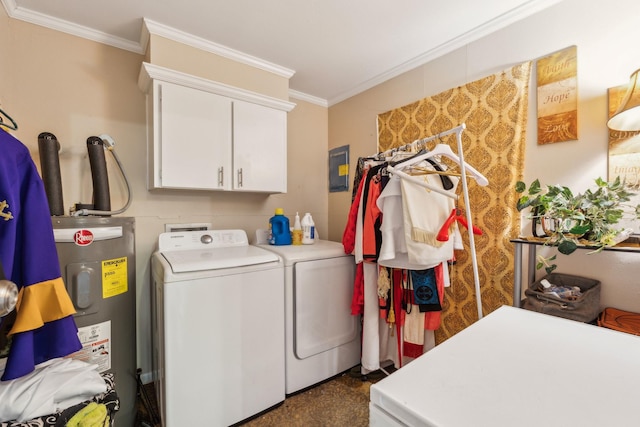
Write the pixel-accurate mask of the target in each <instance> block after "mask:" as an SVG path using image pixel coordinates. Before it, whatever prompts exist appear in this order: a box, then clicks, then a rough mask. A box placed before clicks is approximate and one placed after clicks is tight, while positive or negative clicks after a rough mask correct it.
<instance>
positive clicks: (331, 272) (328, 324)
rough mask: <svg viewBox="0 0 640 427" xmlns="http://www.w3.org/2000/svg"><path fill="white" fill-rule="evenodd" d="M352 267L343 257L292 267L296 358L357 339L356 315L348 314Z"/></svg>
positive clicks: (302, 357) (351, 293)
mask: <svg viewBox="0 0 640 427" xmlns="http://www.w3.org/2000/svg"><path fill="white" fill-rule="evenodd" d="M354 275H355V264H354V261H353V257H351V256H343V257H338V258H329V259H321V260H313V261H304V262H298V263H296V264H295V266H294V272H293V276H294V287H293V298H294V320H295V323H294V337H295V344H294V346H295V354H296V357H298V358H299V359H304V358H307V357H310V356H313V355H315V354H318V353H322V352H323V351H327V350H330V349H332V348H335V347H338V346H341V345H343V344H346V343H349V342H351V341H353V340H354V339H358V316H352V315H351V299H352V297H353V280H354Z"/></svg>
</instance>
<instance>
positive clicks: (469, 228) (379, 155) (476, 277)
mask: <svg viewBox="0 0 640 427" xmlns="http://www.w3.org/2000/svg"><path fill="white" fill-rule="evenodd" d="M466 128H467V126H466V125H465V124H464V123H462V124H461V125H459V126H456V127H454V128H451V129H449V130H445V131H443V132H440V133H439V134H437V135H433V136H430V137H427V138H422V139H419V140H416V141H413V142H411V143H409V144H406V145H403V146H402V147H397V148H392V149H390V150H387V151H384V152H381V153H377V154H375V155H374V156H372V157H375V158H376V159H379V160H380V159H383V158H385V157H388V156H392V155H394V154H395V153H397V152H398V151H409V150H413V149H414V148H417V147H419V146H421V145H424V144H426V143H427V142H430V141H433V140H436V139H442V137H444V136H448V135H453V134H455V136H456V143H457V148H458V153H457V154H458V157H459V158H460V175H461V181H462V193H463V196H464V204H465V207H466V209H465V211H466V217H467V231H468V233H469V246H470V251H471V263H472V267H473V279H474V287H475V292H476V306H477V309H478V320H479V319H482V295H481V294H480V279H479V274H478V260H477V256H476V246H475V239H474V234H473V222H472V219H471V205H470V203H469V188H468V184H467V171H466V167H465V161H464V153H463V150H462V132H464V130H465V129H466Z"/></svg>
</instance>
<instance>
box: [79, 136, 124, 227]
mask: <svg viewBox="0 0 640 427" xmlns="http://www.w3.org/2000/svg"><path fill="white" fill-rule="evenodd" d="M91 138H99V139H100V140H101V141H102V143H103V144H98V145H101V146H102V147H104V149H106V150H108V151H109V152H110V153H111V155H112V156H113V158H114V160H115V161H116V164H117V165H118V168H119V169H120V173H121V174H122V177H123V178H124V183H125V185H126V187H127V202H126V203H125V205H124V206H123V207H122V208H120V209H118V210H115V211H112V210H100V209H79V210H77V211H75V212H73V213H72V216H87V215H119V214H121V213H123V212H124V211H126V210H127V209H129V206H130V205H131V186H130V185H129V180H128V179H127V174H126V173H125V172H124V168H123V167H122V163H121V162H120V158H119V157H118V155H117V154H116V151H115V145H116V143H115V141H114V140H113V138H112V137H111V136H109V135H107V134H102V135H100V136H99V137H90V138H89V139H91ZM89 139H88V140H87V145H88V144H89ZM92 141H94V142H95V140H92Z"/></svg>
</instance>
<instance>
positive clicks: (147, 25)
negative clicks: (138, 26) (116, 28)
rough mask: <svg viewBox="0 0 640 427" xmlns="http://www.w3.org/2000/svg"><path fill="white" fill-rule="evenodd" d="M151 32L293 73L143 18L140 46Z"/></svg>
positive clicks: (264, 67)
mask: <svg viewBox="0 0 640 427" xmlns="http://www.w3.org/2000/svg"><path fill="white" fill-rule="evenodd" d="M151 34H154V35H157V36H161V37H164V38H167V39H170V40H173V41H176V42H179V43H182V44H185V45H187V46H191V47H195V48H197V49H201V50H204V51H206V52H210V53H215V54H216V55H220V56H222V57H225V58H228V59H231V60H233V61H236V62H239V63H241V64H246V65H250V66H252V67H255V68H259V69H261V70H264V71H268V72H270V73H274V74H276V75H279V76H281V77H286V78H287V79H289V78H291V76H293V75H294V74H295V71H294V70H291V69H289V68H285V67H282V66H280V65H277V64H274V63H271V62H268V61H265V60H263V59H260V58H256V57H255V56H251V55H248V54H246V53H243V52H240V51H237V50H234V49H231V48H229V47H226V46H223V45H221V44H218V43H214V42H211V41H209V40H205V39H203V38H201V37H197V36H194V35H192V34H189V33H185V32H184V31H180V30H176V29H175V28H172V27H168V26H166V25H164V24H160V23H158V22H155V21H152V20H150V19H147V18H144V19H143V26H142V34H141V36H140V45H141V46H145V47H146V46H147V44H148V43H149V36H150V35H151Z"/></svg>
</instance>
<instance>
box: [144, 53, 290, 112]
mask: <svg viewBox="0 0 640 427" xmlns="http://www.w3.org/2000/svg"><path fill="white" fill-rule="evenodd" d="M153 80H161V81H163V82H168V83H174V84H177V85H180V86H185V87H190V88H193V89H198V90H202V91H205V92H211V93H215V94H217V95H221V96H226V97H229V98H233V99H236V100H240V101H247V102H251V103H254V104H259V105H263V106H265V107H271V108H275V109H277V110H282V111H286V112H289V111H291V110H293V108H294V107H295V106H296V104H295V103H293V102H289V101H284V100H282V99H279V98H274V97H272V96H267V95H263V94H259V93H256V92H252V91H249V90H246V89H241V88H237V87H234V86H229V85H226V84H224V83H219V82H214V81H213V80H208V79H204V78H202V77H198V76H194V75H191V74H187V73H183V72H181V71H176V70H172V69H169V68H165V67H161V66H158V65H154V64H149V63H148V62H143V63H142V67H141V68H140V74H139V75H138V87H139V88H140V90H142V91H143V92H144V93H148V92H149V91H150V90H151V85H152V81H153Z"/></svg>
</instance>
